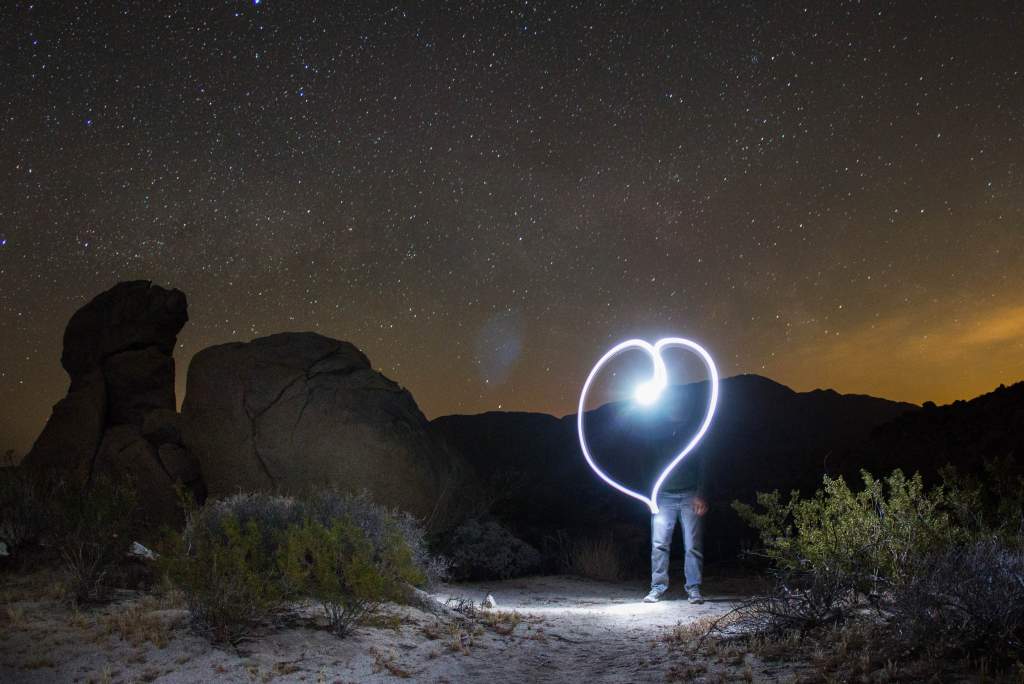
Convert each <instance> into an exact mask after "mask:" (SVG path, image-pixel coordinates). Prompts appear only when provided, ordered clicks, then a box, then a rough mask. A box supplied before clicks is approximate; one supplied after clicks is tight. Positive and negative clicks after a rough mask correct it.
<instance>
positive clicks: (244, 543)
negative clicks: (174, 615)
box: [159, 509, 285, 645]
mask: <svg viewBox="0 0 1024 684" xmlns="http://www.w3.org/2000/svg"><path fill="white" fill-rule="evenodd" d="M214 510H215V511H216V513H214ZM214 510H211V511H210V512H209V513H208V514H207V515H204V512H205V511H196V512H193V513H192V514H191V515H190V520H189V523H188V527H187V528H186V533H185V534H184V535H172V536H171V538H170V540H169V541H168V543H167V545H166V546H165V548H164V549H162V554H161V556H160V561H159V562H160V565H161V567H162V569H163V571H164V572H165V573H166V574H167V576H168V577H170V578H171V580H172V581H173V582H174V583H175V584H176V585H177V586H178V587H179V588H180V589H181V590H182V592H183V593H184V594H185V600H186V602H187V605H188V609H189V613H190V614H191V616H192V620H193V625H194V626H195V627H196V628H197V629H198V630H199V631H200V632H202V633H204V634H207V635H208V636H209V637H210V640H211V641H213V642H215V643H229V644H232V645H235V644H237V643H238V642H240V641H241V640H242V639H244V638H245V637H246V636H247V635H248V634H249V633H250V632H251V630H252V628H253V627H254V626H256V625H257V624H258V623H260V622H262V621H264V620H266V619H268V618H272V617H274V616H275V615H276V614H277V613H278V612H279V609H280V608H281V606H282V604H283V602H284V599H285V592H284V590H283V582H282V581H281V577H280V573H279V571H278V569H277V565H276V562H275V557H274V555H273V554H272V551H273V545H272V544H268V543H267V542H268V531H267V530H261V529H260V527H259V526H258V525H257V523H256V521H255V520H253V519H251V518H250V519H248V520H246V521H245V522H244V523H243V522H239V520H238V518H237V517H236V516H235V515H234V514H232V513H231V512H224V511H221V510H216V509H214ZM270 534H272V533H270Z"/></svg>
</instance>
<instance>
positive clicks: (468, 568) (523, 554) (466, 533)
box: [445, 518, 541, 580]
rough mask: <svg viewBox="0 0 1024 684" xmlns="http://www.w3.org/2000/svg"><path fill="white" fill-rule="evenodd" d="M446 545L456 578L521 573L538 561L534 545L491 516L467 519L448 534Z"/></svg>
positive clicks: (505, 575) (533, 569) (525, 572)
mask: <svg viewBox="0 0 1024 684" xmlns="http://www.w3.org/2000/svg"><path fill="white" fill-rule="evenodd" d="M445 549H446V555H447V556H448V558H449V560H450V561H451V575H452V577H453V579H456V580H467V579H508V578H510V577H520V576H522V575H526V574H528V573H531V572H535V571H537V569H539V567H540V563H541V556H540V553H539V552H538V551H537V549H535V548H533V547H532V546H530V545H529V544H527V543H526V542H524V541H522V540H521V539H519V538H518V537H516V536H515V535H513V534H512V533H511V532H509V531H508V530H507V529H505V528H504V527H502V526H501V525H499V524H498V523H497V522H495V521H493V520H486V519H485V520H480V519H477V518H472V519H470V520H467V521H466V522H464V523H463V524H462V525H460V526H459V527H457V528H456V529H455V530H454V531H453V532H452V533H451V534H450V535H449V537H448V539H447V540H446V544H445Z"/></svg>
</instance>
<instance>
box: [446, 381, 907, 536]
mask: <svg viewBox="0 0 1024 684" xmlns="http://www.w3.org/2000/svg"><path fill="white" fill-rule="evenodd" d="M707 393H708V384H707V382H702V383H692V384H688V385H679V386H673V387H670V388H667V389H666V394H665V395H664V396H663V398H662V399H661V400H660V401H659V403H658V406H657V408H655V409H654V410H650V409H645V410H639V409H638V407H637V405H635V404H634V403H633V402H615V403H610V404H605V405H603V406H600V407H598V408H596V409H594V410H591V411H587V412H586V414H585V415H584V425H585V427H586V430H587V437H588V442H589V443H590V445H591V450H592V452H593V454H594V456H595V459H596V460H597V461H598V462H599V464H600V465H601V467H602V469H604V470H605V471H606V472H608V473H609V474H610V475H611V476H613V477H615V478H616V479H618V480H620V481H622V482H623V483H625V484H627V485H629V486H631V487H633V488H636V489H641V490H647V491H648V492H649V490H650V486H651V484H653V481H654V478H655V477H656V475H657V473H658V472H660V470H661V468H662V466H663V465H664V463H665V462H666V461H667V460H668V459H670V458H671V457H672V456H673V455H674V454H675V453H678V449H680V448H681V447H682V445H683V444H684V443H685V442H686V441H687V439H688V436H689V435H692V433H693V431H694V430H695V429H696V426H697V425H698V424H699V422H700V420H701V419H702V418H703V416H704V410H705V407H706V401H707ZM908 413H909V414H917V413H921V409H920V407H918V406H916V405H913V404H907V403H902V402H894V401H889V400H886V399H879V398H876V397H870V396H863V395H844V394H839V393H837V392H835V391H832V390H814V391H812V392H796V391H794V390H792V389H790V388H788V387H786V386H785V385H782V384H779V383H777V382H775V381H773V380H770V379H768V378H764V377H761V376H757V375H739V376H735V377H731V378H726V379H725V380H722V382H721V383H720V396H719V404H718V410H717V412H716V414H715V417H714V420H713V422H712V424H711V428H710V429H709V431H708V433H707V435H706V436H705V438H704V440H703V441H702V442H701V443H700V444H699V445H698V447H697V448H696V449H695V450H694V451H693V452H692V453H691V454H690V455H688V456H687V457H686V458H695V459H703V460H704V464H705V469H706V480H707V492H708V497H709V498H710V500H711V503H712V512H711V514H710V517H709V520H708V524H709V529H714V530H715V531H716V533H715V535H714V537H713V538H712V539H709V544H708V547H709V549H708V550H709V552H710V553H711V554H712V555H715V553H716V551H717V552H718V553H720V554H722V555H727V554H729V553H732V552H734V551H735V549H736V547H737V546H738V544H739V542H740V539H741V538H742V537H743V536H744V534H745V530H744V528H743V527H742V525H741V524H740V523H739V521H738V520H736V518H735V516H734V515H733V514H732V511H731V509H730V508H729V506H728V503H729V502H730V501H731V500H732V499H737V498H738V499H743V500H749V499H752V498H753V497H754V493H755V492H757V491H766V490H772V489H781V490H783V491H789V490H791V489H800V490H803V491H805V492H807V491H813V490H814V489H815V488H816V487H817V486H819V485H820V483H821V476H822V474H823V473H825V472H831V471H833V470H835V469H837V468H841V467H842V466H845V465H847V464H842V463H839V462H837V461H838V460H839V459H841V458H843V455H844V454H849V453H850V445H851V444H855V443H859V442H862V441H864V440H866V439H867V438H868V437H869V436H870V435H871V434H872V431H873V430H874V429H875V428H877V427H878V426H880V425H882V424H884V423H886V422H888V421H891V420H893V419H895V418H897V417H898V416H901V415H903V414H908ZM666 422H667V423H670V424H671V429H669V428H666ZM431 425H432V428H433V430H434V431H435V433H436V434H437V435H438V436H439V437H440V438H441V439H443V440H445V441H446V442H447V443H448V444H449V445H450V446H451V447H452V448H454V449H456V450H458V451H460V452H461V453H462V454H463V455H464V456H465V458H466V460H467V461H468V462H469V463H470V465H471V467H473V468H474V469H475V470H476V473H477V475H478V476H479V478H480V480H481V481H482V482H484V483H486V486H485V488H484V494H483V496H484V497H485V498H486V497H490V498H489V500H488V501H485V502H483V503H484V504H486V506H487V508H488V509H489V510H490V512H491V513H492V514H493V515H494V516H495V517H497V518H498V519H500V520H501V521H502V522H504V523H505V524H506V525H508V526H510V527H511V528H512V529H513V530H515V531H516V532H517V533H518V534H520V535H521V536H523V537H524V538H525V539H527V540H528V541H531V542H532V543H535V544H537V543H542V542H543V540H544V539H546V538H549V537H550V536H551V535H553V534H555V533H556V532H557V531H559V530H565V531H568V532H570V533H572V534H589V535H591V536H593V535H594V534H597V533H604V532H605V531H607V532H615V531H621V530H623V529H624V528H632V529H633V530H634V535H641V536H642V535H646V534H647V532H646V530H647V525H648V517H649V512H648V510H647V508H646V507H645V505H644V504H643V503H642V502H640V501H637V500H635V499H632V498H630V497H627V496H625V495H624V494H622V493H620V492H618V491H616V490H614V489H612V488H611V487H609V486H607V485H606V484H605V483H603V482H602V481H600V480H599V479H598V477H597V476H596V475H595V474H594V473H593V472H592V471H591V470H590V468H589V466H588V465H587V463H586V461H585V460H584V458H583V455H582V452H581V450H580V447H579V442H578V440H577V436H576V415H575V414H571V415H568V416H565V417H563V418H556V417H554V416H550V415H547V414H539V413H514V412H489V413H483V414H479V415H452V416H443V417H440V418H436V419H435V420H434V421H432V423H431ZM673 432H674V433H675V435H674V436H673Z"/></svg>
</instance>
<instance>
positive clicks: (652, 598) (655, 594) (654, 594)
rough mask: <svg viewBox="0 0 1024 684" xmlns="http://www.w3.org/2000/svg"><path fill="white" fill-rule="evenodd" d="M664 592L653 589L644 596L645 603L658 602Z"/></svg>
mask: <svg viewBox="0 0 1024 684" xmlns="http://www.w3.org/2000/svg"><path fill="white" fill-rule="evenodd" d="M662 593H663V592H660V591H658V590H657V589H651V593H649V594H648V595H647V596H644V603H657V602H658V601H660V600H661V595H662Z"/></svg>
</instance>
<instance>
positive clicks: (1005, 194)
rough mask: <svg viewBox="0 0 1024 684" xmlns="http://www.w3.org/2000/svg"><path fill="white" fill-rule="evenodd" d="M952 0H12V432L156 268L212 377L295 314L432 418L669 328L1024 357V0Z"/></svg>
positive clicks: (744, 368)
mask: <svg viewBox="0 0 1024 684" xmlns="http://www.w3.org/2000/svg"><path fill="white" fill-rule="evenodd" d="M12 4H13V7H12ZM951 4H954V3H939V2H909V1H901V2H850V3H846V2H844V3H838V2H835V3H833V2H807V3H803V4H797V3H762V2H748V3H740V2H735V3H734V2H712V3H705V2H684V1H679V2H665V3H647V2H634V3H622V4H620V3H609V2H578V3H567V2H516V3H497V2H485V3H480V2H472V1H469V2H455V3H442V2H422V3H412V2H409V3H397V4H396V3H386V4H379V5H378V4H372V3H366V4H363V5H360V6H357V4H356V3H352V2H340V1H338V2H327V1H324V2H295V1H285V0H261V1H260V2H254V1H253V0H249V1H248V2H241V1H239V2H207V3H203V2H198V1H195V2H155V1H153V0H146V1H145V2H117V3H114V2H109V3H108V2H96V3H87V2H77V1H74V0H69V1H63V0H60V1H58V0H54V1H53V2H37V3H29V2H14V3H11V2H5V3H3V7H2V8H0V51H2V52H0V86H2V91H0V92H2V93H3V97H2V98H0V331H2V332H0V339H2V342H0V449H5V448H15V449H17V450H18V451H19V452H23V451H24V450H26V449H27V448H28V447H29V446H30V444H31V442H32V441H33V440H34V438H35V437H36V436H37V434H38V432H39V430H40V429H41V428H42V425H43V423H44V421H45V419H46V417H47V416H48V415H49V412H50V407H51V405H52V404H53V403H54V402H56V401H57V400H58V399H59V398H60V397H61V396H63V394H64V392H65V390H66V387H67V376H66V374H65V373H64V371H63V370H62V369H61V367H60V363H59V356H60V343H61V335H62V333H63V330H64V326H65V324H66V323H67V320H68V318H69V317H70V316H71V314H72V313H73V312H74V311H75V310H76V309H77V308H79V307H80V306H82V305H83V304H85V303H86V302H87V301H88V300H89V299H91V298H92V297H93V296H95V295H96V294H98V293H99V292H101V291H103V290H105V289H107V288H109V287H111V286H112V285H113V284H114V283H116V282H117V281H120V280H129V279H140V278H144V279H150V280H153V281H155V282H156V283H158V284H160V285H162V286H165V287H177V288H180V289H181V290H183V291H185V293H186V294H187V295H188V298H189V307H190V316H191V320H190V321H189V323H188V324H187V325H186V327H185V329H184V330H183V332H182V334H181V336H180V337H179V342H180V346H179V348H178V349H177V350H176V352H175V355H176V359H177V363H178V400H179V402H180V400H181V398H182V397H183V395H184V389H185V388H184V380H185V370H186V368H187V365H188V361H189V359H190V358H191V356H192V355H193V354H194V353H195V352H197V351H198V350H200V349H202V348H204V347H206V346H208V345H211V344H216V343H221V342H227V341H234V340H249V339H251V338H253V337H257V336H262V335H266V334H270V333H274V332H279V331H285V330H315V331H318V332H321V333H323V334H325V335H329V336H332V337H337V338H340V339H345V340H349V341H351V342H353V343H354V344H356V345H358V346H359V347H360V348H362V349H363V350H364V351H365V352H366V353H367V354H368V355H369V357H370V358H371V360H372V361H373V363H374V365H375V366H377V367H378V368H380V370H382V371H383V372H384V373H385V374H387V375H388V376H389V377H391V378H393V379H395V380H396V381H398V382H400V383H401V384H402V385H404V386H406V387H408V388H409V389H410V390H411V391H412V393H413V395H414V396H415V398H416V399H417V401H418V403H419V404H420V406H421V408H422V409H423V410H424V412H425V413H426V414H427V415H428V416H429V417H434V416H438V415H442V414H445V413H452V412H479V411H484V410H489V409H498V408H502V409H506V410H531V411H546V412H552V413H556V414H563V413H567V412H571V411H573V410H574V407H575V402H576V399H577V393H578V391H579V387H580V385H581V384H582V381H583V379H584V378H585V377H586V374H587V372H588V371H589V369H590V366H591V364H592V363H593V362H594V361H595V360H596V359H597V358H598V357H599V356H600V355H601V354H602V353H603V352H604V351H605V349H606V348H608V347H609V346H611V344H613V343H615V342H617V341H619V340H621V339H624V338H627V337H634V336H641V337H648V338H657V337H659V336H661V335H663V334H668V333H674V334H682V335H687V336H690V337H693V338H694V339H696V340H698V341H700V342H701V343H702V344H704V345H705V346H707V347H708V348H709V349H710V350H711V351H712V353H713V354H714V355H715V356H716V359H717V360H718V363H719V365H720V367H721V371H722V373H723V375H731V374H735V373H741V372H754V373H760V374H763V375H767V376H769V377H771V378H773V379H775V380H778V381H780V382H783V383H785V384H787V385H790V386H792V387H794V388H795V389H799V390H807V389H813V388H816V387H832V388H835V389H836V390H838V391H841V392H860V393H870V394H875V395H880V396H885V397H888V398H892V399H903V400H909V401H915V402H921V401H924V400H934V401H937V402H940V403H941V402H948V401H951V400H953V399H957V398H969V397H972V396H974V395H977V394H979V393H982V392H985V391H989V390H991V389H993V388H994V387H995V386H996V385H998V384H999V383H1009V382H1013V381H1016V380H1020V379H1022V378H1024V38H1022V36H1024V4H1021V3H1017V2H985V3H956V4H957V5H959V6H960V7H959V8H952V9H947V8H945V5H951ZM203 5H206V8H205V9H203V8H202V6H203Z"/></svg>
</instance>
